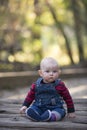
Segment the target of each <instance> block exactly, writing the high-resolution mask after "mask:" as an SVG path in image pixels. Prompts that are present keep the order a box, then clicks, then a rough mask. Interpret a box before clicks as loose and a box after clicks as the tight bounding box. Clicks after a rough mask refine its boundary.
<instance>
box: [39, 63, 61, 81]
mask: <svg viewBox="0 0 87 130" xmlns="http://www.w3.org/2000/svg"><path fill="white" fill-rule="evenodd" d="M40 76H41V77H43V80H44V82H45V83H51V82H53V81H55V80H56V79H57V78H58V76H59V69H58V65H56V64H51V63H50V64H44V65H43V67H42V69H41V70H40Z"/></svg>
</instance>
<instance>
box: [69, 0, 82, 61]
mask: <svg viewBox="0 0 87 130" xmlns="http://www.w3.org/2000/svg"><path fill="white" fill-rule="evenodd" d="M77 2H78V0H71V7H72V11H73V16H74V22H75V33H76V38H77V45H78V51H79V60H80V62H82V61H84V52H83V45H82V43H83V41H82V34H81V24H80V20H79V17H80V15H79V11H78V10H79V9H78V8H79V7H78V3H77Z"/></svg>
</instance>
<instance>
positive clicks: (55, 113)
mask: <svg viewBox="0 0 87 130" xmlns="http://www.w3.org/2000/svg"><path fill="white" fill-rule="evenodd" d="M65 114H66V112H65V110H64V109H61V108H56V109H54V110H52V111H51V118H50V121H58V120H61V119H62V118H63V117H64V116H65Z"/></svg>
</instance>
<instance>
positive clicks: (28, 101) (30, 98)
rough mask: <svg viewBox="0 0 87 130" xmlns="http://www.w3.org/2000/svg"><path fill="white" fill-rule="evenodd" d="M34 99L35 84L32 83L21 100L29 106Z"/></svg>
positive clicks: (24, 104)
mask: <svg viewBox="0 0 87 130" xmlns="http://www.w3.org/2000/svg"><path fill="white" fill-rule="evenodd" d="M34 99H35V84H32V86H31V88H30V90H29V92H28V94H27V96H26V98H25V100H24V102H23V106H27V107H29V106H30V104H31V103H32V102H33V100H34Z"/></svg>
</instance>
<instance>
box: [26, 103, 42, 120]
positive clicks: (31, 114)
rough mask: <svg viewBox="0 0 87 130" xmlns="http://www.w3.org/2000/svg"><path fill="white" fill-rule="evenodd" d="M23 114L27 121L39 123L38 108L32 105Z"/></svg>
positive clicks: (39, 112)
mask: <svg viewBox="0 0 87 130" xmlns="http://www.w3.org/2000/svg"><path fill="white" fill-rule="evenodd" d="M25 113H26V116H27V117H28V118H29V119H31V120H33V121H41V116H40V114H41V110H40V109H39V108H38V107H36V106H34V105H32V106H30V107H29V108H28V109H27V110H26V111H25Z"/></svg>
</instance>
